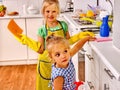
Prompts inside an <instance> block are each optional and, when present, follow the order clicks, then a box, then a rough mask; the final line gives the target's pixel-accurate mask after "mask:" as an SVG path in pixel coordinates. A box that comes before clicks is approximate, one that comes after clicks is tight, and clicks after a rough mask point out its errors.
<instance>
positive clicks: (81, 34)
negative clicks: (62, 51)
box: [79, 31, 95, 39]
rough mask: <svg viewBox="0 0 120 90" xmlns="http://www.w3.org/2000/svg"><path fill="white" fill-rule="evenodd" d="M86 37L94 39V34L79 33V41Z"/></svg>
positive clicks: (87, 32)
mask: <svg viewBox="0 0 120 90" xmlns="http://www.w3.org/2000/svg"><path fill="white" fill-rule="evenodd" d="M86 36H92V37H95V34H94V33H93V32H89V31H86V32H80V33H79V39H82V38H85V37H86Z"/></svg>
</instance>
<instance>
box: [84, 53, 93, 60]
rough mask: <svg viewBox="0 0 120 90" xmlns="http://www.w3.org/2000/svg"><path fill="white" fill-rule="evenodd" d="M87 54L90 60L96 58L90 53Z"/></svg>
mask: <svg viewBox="0 0 120 90" xmlns="http://www.w3.org/2000/svg"><path fill="white" fill-rule="evenodd" d="M86 56H87V57H88V58H89V60H93V59H94V58H93V57H92V56H91V55H90V54H86Z"/></svg>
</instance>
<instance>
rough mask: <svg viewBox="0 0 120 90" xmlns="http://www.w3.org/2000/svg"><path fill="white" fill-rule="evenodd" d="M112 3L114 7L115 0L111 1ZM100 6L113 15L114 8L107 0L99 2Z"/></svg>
mask: <svg viewBox="0 0 120 90" xmlns="http://www.w3.org/2000/svg"><path fill="white" fill-rule="evenodd" d="M110 1H111V2H112V4H113V6H114V0H110ZM99 5H100V6H101V8H103V9H105V10H107V11H108V12H109V13H110V14H111V11H112V7H111V5H110V3H109V2H107V1H106V0H99Z"/></svg>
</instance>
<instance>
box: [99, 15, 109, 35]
mask: <svg viewBox="0 0 120 90" xmlns="http://www.w3.org/2000/svg"><path fill="white" fill-rule="evenodd" d="M108 17H109V16H108V15H107V16H106V17H103V21H102V25H101V26H100V36H101V37H108V36H109V31H110V27H109V25H108Z"/></svg>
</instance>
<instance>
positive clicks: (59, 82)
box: [53, 76, 64, 90]
mask: <svg viewBox="0 0 120 90" xmlns="http://www.w3.org/2000/svg"><path fill="white" fill-rule="evenodd" d="M63 84H64V78H63V77H61V76H58V77H57V78H55V79H54V81H53V86H54V90H62V89H63Z"/></svg>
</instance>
